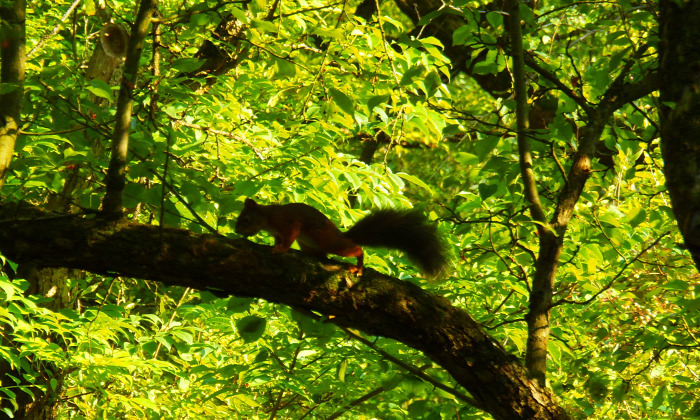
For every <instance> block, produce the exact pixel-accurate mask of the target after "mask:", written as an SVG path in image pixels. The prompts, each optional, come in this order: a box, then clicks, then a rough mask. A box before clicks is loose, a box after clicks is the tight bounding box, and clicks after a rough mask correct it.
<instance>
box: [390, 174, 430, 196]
mask: <svg viewBox="0 0 700 420" xmlns="http://www.w3.org/2000/svg"><path fill="white" fill-rule="evenodd" d="M396 175H398V176H400V177H401V178H403V179H405V180H406V181H408V182H410V183H411V184H415V185H417V186H419V187H421V188H423V189H424V190H426V191H428V192H430V193H432V190H431V188H430V186H429V185H428V184H426V183H425V182H423V181H422V180H421V179H420V178H418V177H417V176H415V175H411V174H407V173H406V172H398V173H397V174H396Z"/></svg>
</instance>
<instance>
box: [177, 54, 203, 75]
mask: <svg viewBox="0 0 700 420" xmlns="http://www.w3.org/2000/svg"><path fill="white" fill-rule="evenodd" d="M202 64H204V61H202V60H200V59H198V58H180V59H178V60H175V61H174V62H173V63H172V64H171V65H170V67H171V68H173V69H175V70H178V71H179V72H182V73H190V72H193V71H195V70H198V69H199V68H200V67H202Z"/></svg>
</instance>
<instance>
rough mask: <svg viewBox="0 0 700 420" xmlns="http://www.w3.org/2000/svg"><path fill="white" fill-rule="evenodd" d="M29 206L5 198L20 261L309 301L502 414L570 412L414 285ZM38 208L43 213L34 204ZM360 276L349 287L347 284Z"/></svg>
mask: <svg viewBox="0 0 700 420" xmlns="http://www.w3.org/2000/svg"><path fill="white" fill-rule="evenodd" d="M33 212H35V211H34V210H32V209H26V208H23V209H21V211H19V210H18V209H17V208H16V207H12V206H8V205H4V206H3V205H0V252H2V253H3V255H4V256H5V257H7V258H9V259H11V260H13V261H16V262H29V263H33V264H37V265H43V266H51V267H58V266H60V267H70V268H79V269H85V270H88V271H91V272H94V273H99V274H103V275H120V276H128V277H136V278H143V279H149V280H155V281H160V282H163V283H165V284H171V285H181V286H186V287H191V288H195V289H200V290H204V289H209V290H218V291H219V292H221V293H225V294H233V295H237V296H255V297H260V298H263V299H266V300H269V301H271V302H277V303H282V304H286V305H290V306H293V307H298V308H302V309H306V310H312V311H315V312H318V313H321V314H324V315H326V316H329V317H333V322H334V323H337V324H338V325H341V326H344V327H351V328H356V329H359V330H362V331H364V332H366V333H369V334H373V335H380V336H384V337H388V338H392V339H396V340H398V341H401V342H403V343H405V344H407V345H409V346H411V347H413V348H415V349H417V350H420V351H422V352H423V353H424V354H426V355H427V356H428V357H430V358H431V359H432V360H434V361H435V362H437V363H438V364H440V365H441V366H442V367H443V368H445V369H446V370H447V371H448V372H450V374H451V375H452V376H453V377H454V378H455V380H456V381H457V382H458V383H460V384H461V385H462V386H464V387H465V388H466V389H467V390H468V391H469V392H470V393H471V395H472V396H473V397H474V399H475V400H476V401H478V403H479V405H481V406H483V407H484V408H485V410H486V411H488V412H489V413H490V414H491V415H492V416H493V417H494V418H496V419H509V420H510V419H525V418H527V419H555V418H556V419H566V418H568V416H567V414H566V413H565V412H564V411H563V409H562V408H561V407H559V406H558V405H557V404H556V403H555V402H554V399H553V397H552V395H551V393H550V392H549V391H547V390H546V389H544V388H541V387H539V386H538V385H537V384H536V383H534V382H533V381H531V380H530V379H529V378H528V376H527V373H526V371H525V369H524V368H523V367H522V365H521V364H520V362H518V360H517V359H516V358H515V357H513V356H511V355H509V354H508V353H506V352H505V351H504V350H503V349H502V348H501V347H500V346H499V345H498V344H497V343H495V342H494V341H493V340H492V339H491V338H490V337H489V336H488V335H487V334H486V333H485V332H484V331H483V329H482V328H481V327H480V326H479V325H478V324H477V323H476V322H475V321H474V320H473V319H472V318H471V317H470V316H469V314H467V313H466V312H465V311H464V310H461V309H459V308H456V307H454V306H452V305H451V304H450V303H449V302H448V301H446V300H445V299H443V298H440V297H438V296H434V295H431V294H429V293H427V292H425V291H424V290H422V289H421V288H419V287H418V286H416V285H414V284H412V283H410V282H404V281H400V280H398V279H395V278H391V277H388V276H384V275H381V274H379V273H377V272H374V271H373V270H367V271H366V272H365V274H364V275H363V277H362V279H361V281H359V282H357V279H356V278H354V277H349V276H351V274H350V273H349V271H348V270H347V269H346V268H347V267H346V265H345V264H342V263H336V262H330V261H318V260H315V259H313V258H311V257H308V256H305V255H303V254H301V253H296V252H293V253H290V254H287V255H278V254H273V253H272V252H271V248H270V247H266V246H261V245H255V244H252V243H250V242H248V241H245V240H240V239H238V240H232V239H227V238H223V237H219V236H213V235H197V234H194V233H192V232H189V231H185V230H179V229H168V228H160V227H155V226H149V225H140V224H133V223H125V222H108V221H104V220H96V219H93V220H91V219H83V218H80V217H78V216H59V217H46V216H43V217H40V218H36V216H35V215H33V217H34V218H33V219H25V220H13V219H11V218H10V217H12V215H15V214H23V215H25V216H26V215H30V214H32V213H33ZM38 214H39V215H40V214H41V213H38ZM350 282H355V283H356V284H355V285H354V286H353V287H352V288H350V287H348V284H350Z"/></svg>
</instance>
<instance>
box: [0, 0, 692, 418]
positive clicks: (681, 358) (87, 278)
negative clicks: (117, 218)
mask: <svg viewBox="0 0 700 420" xmlns="http://www.w3.org/2000/svg"><path fill="white" fill-rule="evenodd" d="M369 3H373V5H372V4H369ZM380 3H381V4H380ZM405 3H408V2H403V1H396V2H392V3H388V2H374V1H372V2H361V3H360V2H346V1H337V2H335V1H321V0H308V1H301V2H280V1H265V0H254V1H249V2H248V1H246V2H220V1H204V2H194V1H179V2H173V1H169V0H161V1H160V2H159V3H158V5H157V11H158V12H157V19H155V20H154V21H153V22H151V27H150V29H149V31H150V32H149V36H148V37H147V38H146V40H145V47H144V49H143V52H142V55H141V57H140V62H139V69H138V74H137V76H138V77H137V79H136V83H135V84H134V86H133V90H132V97H131V99H132V100H133V111H132V112H133V114H132V116H131V119H130V123H129V130H130V133H129V149H128V150H129V153H128V166H127V172H126V184H125V188H124V191H123V195H122V198H123V207H124V209H125V214H126V216H125V217H126V218H127V219H129V220H131V221H135V222H139V223H144V224H154V225H162V226H170V227H179V228H184V229H188V230H190V231H192V232H195V233H217V234H220V235H224V236H233V235H234V234H233V225H234V223H235V218H236V215H237V214H238V213H239V212H240V210H241V209H242V207H243V200H244V199H245V198H246V197H253V196H255V197H256V198H257V199H258V200H259V201H261V202H304V203H307V204H310V205H312V206H314V207H316V208H318V209H319V210H321V211H322V212H323V213H324V214H326V215H327V216H328V217H329V218H330V219H331V220H333V221H335V222H336V223H337V224H338V225H339V226H341V227H342V228H347V227H349V226H351V225H352V223H353V222H354V221H356V220H358V219H359V218H360V217H361V216H362V215H363V214H364V213H366V211H367V210H370V209H373V208H381V207H410V206H415V207H419V208H421V209H422V210H424V211H425V213H426V214H427V215H429V217H430V218H431V219H433V220H435V221H436V223H438V225H439V229H440V231H441V233H442V234H443V235H444V238H445V240H446V242H447V243H448V244H449V246H450V249H451V251H452V253H453V255H454V264H453V267H452V269H451V271H450V273H449V275H447V276H445V277H444V278H440V279H438V280H437V281H429V280H427V279H424V278H422V277H420V276H419V275H418V274H417V273H416V271H415V269H414V267H412V266H411V265H410V263H408V262H407V261H406V260H405V259H404V258H403V257H402V256H401V255H398V254H395V253H391V252H385V251H383V250H379V249H377V250H374V249H372V250H370V251H369V252H368V253H367V257H366V261H365V263H366V265H367V266H369V267H372V268H374V269H376V270H378V271H381V272H383V273H387V274H390V275H392V276H394V277H398V278H400V279H402V280H403V281H407V282H412V283H414V284H416V285H419V286H420V287H421V288H423V289H425V290H428V291H429V292H431V293H433V294H436V295H440V296H442V297H443V298H444V299H446V300H448V301H449V302H451V303H452V304H453V305H455V306H458V307H460V308H463V309H465V310H466V311H468V312H469V314H470V315H471V316H472V317H473V318H474V319H475V320H476V321H478V322H479V323H480V324H481V325H482V326H483V327H484V328H485V329H486V331H487V332H488V334H489V335H490V336H491V337H492V338H493V339H494V340H495V341H497V342H498V343H499V344H500V345H501V346H502V347H503V348H504V349H505V350H506V351H507V352H509V353H510V354H512V355H514V356H515V357H517V358H519V359H522V360H524V361H525V360H526V359H527V353H528V352H529V351H530V350H531V349H532V348H534V347H533V346H535V345H536V344H537V343H534V341H533V340H534V339H533V338H532V335H531V334H532V328H528V325H529V322H532V319H534V317H535V316H534V315H533V314H534V312H531V311H534V310H535V309H533V308H536V306H537V305H536V304H533V302H534V301H535V300H534V299H537V298H538V296H539V295H538V293H539V292H542V294H546V292H545V291H546V287H545V288H544V289H541V288H540V283H538V281H539V280H538V279H540V278H542V279H544V277H540V276H543V274H542V273H543V272H544V271H546V270H547V269H548V268H549V269H550V271H551V272H552V273H553V277H552V281H553V283H552V287H551V296H549V299H550V300H549V303H547V304H545V306H546V307H545V308H544V309H543V311H542V314H546V315H547V319H548V322H549V325H548V328H550V329H551V331H549V333H548V334H549V340H546V339H545V341H544V351H545V352H546V355H547V361H548V364H547V369H546V375H547V382H548V385H549V387H551V389H552V390H553V392H554V394H555V395H556V396H557V397H558V399H559V401H560V403H561V405H562V406H563V407H564V409H565V410H566V411H567V412H568V413H569V414H570V415H571V417H573V418H589V417H590V418H615V419H619V418H627V419H641V418H681V417H685V418H691V417H694V416H700V380H698V371H699V369H700V360H699V359H698V352H697V348H698V346H699V345H700V343H698V325H700V311H698V309H700V297H698V294H699V293H700V282H698V273H697V270H696V268H695V266H694V265H693V262H692V259H691V258H690V257H689V256H688V254H687V252H685V251H684V250H683V249H682V247H681V246H679V245H678V244H679V243H680V242H682V239H681V237H680V234H679V232H678V229H677V227H676V224H675V220H674V215H673V211H672V209H671V203H670V200H669V198H668V194H667V192H666V186H665V179H664V173H663V171H662V166H663V165H662V158H661V150H660V147H659V141H660V139H659V135H660V129H659V122H658V117H657V115H656V112H655V110H656V109H657V108H658V106H659V97H658V93H657V90H658V88H659V86H657V85H656V82H655V79H653V77H654V73H655V71H656V69H657V68H658V56H657V55H658V45H659V32H658V23H657V17H658V16H657V13H658V11H657V8H658V5H657V4H655V3H653V2H635V1H616V2H573V3H572V2H567V1H553V2H547V4H538V5H537V7H536V8H534V9H532V8H531V6H532V4H530V3H519V4H520V6H519V11H520V14H521V16H520V19H521V20H522V22H521V25H520V26H521V29H522V43H523V46H524V49H525V51H526V54H525V57H524V61H525V65H526V73H525V74H524V76H523V77H524V81H525V88H526V94H527V98H528V99H527V103H526V104H525V105H527V106H528V107H529V113H528V121H526V122H527V123H528V124H529V129H528V130H527V131H526V132H522V131H521V130H518V129H517V128H516V127H517V125H516V123H517V121H516V108H517V107H518V106H519V105H520V106H522V105H523V104H522V103H521V104H518V101H517V100H516V98H515V96H513V95H512V90H511V87H510V84H509V85H508V88H507V89H500V88H498V87H494V86H499V85H498V84H497V83H496V82H495V81H497V80H501V78H502V76H503V75H507V76H508V78H509V79H508V80H510V79H513V80H515V78H516V77H518V75H517V74H516V73H515V71H514V68H515V66H514V62H513V57H512V56H511V54H510V52H511V51H512V47H511V44H510V41H509V38H508V34H509V30H508V25H509V13H506V7H507V5H502V4H500V3H498V2H496V3H490V4H483V3H479V2H472V1H464V0H460V1H457V0H455V1H452V2H445V3H444V4H442V2H439V3H440V4H442V6H439V5H438V7H435V5H433V4H432V3H433V2H431V1H424V2H416V3H418V5H416V6H415V8H414V12H413V13H414V14H411V12H409V11H407V8H406V4H405ZM3 5H4V3H3ZM378 5H379V6H380V9H379V10H377V9H376V8H377V6H378ZM27 7H28V8H27V21H26V40H27V58H26V79H25V80H24V85H23V86H24V87H23V89H24V96H23V103H22V113H21V133H20V135H19V136H18V137H17V140H16V144H15V148H14V150H15V155H14V157H13V159H12V162H11V166H10V167H9V171H8V174H7V176H6V179H5V182H4V185H2V187H3V188H2V190H1V191H2V192H1V195H0V200H1V201H2V202H3V203H16V202H20V201H23V202H29V203H33V204H34V205H37V206H42V207H44V208H46V209H49V210H50V211H56V212H59V213H65V212H72V213H85V214H87V215H92V214H94V212H95V211H96V210H97V209H98V208H99V207H100V203H101V200H102V198H103V197H104V195H105V190H106V187H105V182H104V181H105V173H106V171H107V167H108V166H109V164H110V152H109V149H110V146H109V141H110V139H112V138H113V132H112V131H113V128H114V126H115V119H116V118H118V117H119V115H118V113H117V108H116V104H117V101H118V99H117V98H118V97H119V91H120V89H124V86H123V84H122V85H120V83H119V79H120V77H121V76H122V75H121V74H120V71H121V70H120V69H117V74H116V75H114V76H112V77H111V78H106V79H104V78H99V77H92V78H91V77H88V76H87V75H86V73H87V70H86V68H87V67H88V66H89V64H90V58H91V56H92V55H93V53H94V50H95V48H96V45H98V43H99V41H100V35H99V34H100V31H101V29H102V27H103V26H104V25H105V24H106V23H108V22H115V23H116V24H118V25H122V26H124V27H125V28H129V25H130V24H131V23H132V22H133V21H134V20H135V18H136V13H137V10H136V8H135V7H134V5H133V4H131V3H129V2H120V1H114V2H95V1H86V2H81V3H80V4H79V5H78V6H77V8H75V9H72V10H70V9H69V8H70V7H71V5H70V4H69V3H68V2H65V1H59V2H56V1H37V2H31V4H30V5H28V6H27ZM367 7H369V8H370V9H373V12H372V13H369V14H368V15H366V14H364V11H365V10H366V8H367ZM419 9H420V10H419ZM424 9H428V10H424ZM415 10H419V11H420V13H419V15H420V16H415V13H416V12H415ZM68 11H70V13H67V12H68ZM66 17H68V19H66ZM1 18H2V20H0V41H2V42H11V41H12V31H11V30H10V28H11V26H10V23H9V22H10V21H9V20H8V19H7V18H5V17H4V16H3V17H1ZM54 27H55V28H56V30H55V31H52V28H54ZM3 60H6V59H5V58H4V56H3ZM2 64H3V65H5V64H6V62H3V63H2ZM13 88H16V86H13V85H12V84H10V83H5V82H4V83H3V84H2V85H0V93H7V92H9V91H11V90H12V89H13ZM519 131H520V132H519ZM0 134H2V133H0ZM523 138H527V139H528V141H529V151H530V153H531V155H532V162H533V164H532V173H533V176H534V180H535V182H536V191H537V194H538V199H539V201H540V210H541V212H542V214H543V215H544V218H543V219H539V218H538V217H537V216H536V214H537V213H536V212H537V208H536V206H533V204H532V200H530V199H529V198H528V195H527V194H528V192H527V189H528V182H527V179H526V176H524V174H523V165H522V157H523V149H522V144H523V143H522V142H523ZM375 147H376V150H374V148H375ZM0 157H1V156H0ZM361 157H362V158H361ZM582 164H586V165H588V166H587V167H586V168H585V171H583V172H581V171H579V169H580V166H577V165H582ZM577 168H578V169H577ZM577 171H579V172H577ZM584 172H585V173H584ZM582 173H583V176H582V175H581V174H582ZM579 184H580V192H579V193H578V194H576V187H577V185H579ZM570 198H571V199H570ZM567 212H568V213H567ZM567 214H568V217H569V218H566V219H565V216H566V215H567ZM19 217H20V218H21V215H19ZM254 241H255V242H258V243H265V244H271V238H269V237H266V236H264V235H261V236H259V237H257V238H254ZM547 241H550V242H547ZM549 246H552V247H553V248H552V249H556V250H557V251H556V252H554V254H555V255H553V256H551V259H549V260H548V259H547V258H548V256H547V254H546V252H545V250H547V249H549V248H548V247H549ZM0 258H2V263H3V265H2V270H0V295H1V296H2V298H3V299H2V304H0V325H2V327H3V329H2V331H3V341H2V342H0V344H1V345H0V354H2V358H3V359H4V360H5V361H6V363H8V364H9V365H10V366H11V368H12V369H13V370H12V371H11V373H6V374H5V375H4V376H3V377H2V383H0V399H1V400H2V403H3V405H2V408H3V410H4V413H5V414H7V415H8V416H10V415H11V413H12V412H15V411H16V410H21V409H23V407H22V402H21V399H20V398H19V397H18V395H20V394H22V393H26V394H29V395H30V396H31V399H32V400H34V401H39V400H41V399H42V398H44V397H43V396H47V398H48V401H49V402H50V405H51V407H53V408H52V410H53V414H52V415H53V416H55V417H56V418H76V419H78V418H98V417H104V418H137V417H147V418H230V417H232V416H234V415H235V416H238V417H241V418H275V417H277V418H303V417H305V416H306V417H308V418H337V417H340V416H342V418H353V419H354V418H357V419H361V418H381V419H393V418H397V419H399V418H401V419H403V418H415V419H441V418H445V419H447V418H450V419H452V418H481V417H482V416H483V415H484V411H482V410H480V409H478V408H476V407H474V406H472V405H470V404H468V402H469V401H472V400H471V397H470V396H469V395H468V394H469V393H468V392H467V391H465V390H464V389H463V388H461V387H460V385H458V384H457V382H456V381H455V379H454V378H452V377H451V376H450V375H449V374H448V373H447V371H446V370H445V369H444V368H443V367H441V366H440V365H438V364H437V363H435V362H434V361H433V360H430V359H429V358H428V357H426V356H425V355H423V354H421V353H420V352H418V351H416V350H415V349H412V348H411V347H408V346H406V345H404V344H402V343H399V342H396V341H393V340H389V339H385V338H382V337H372V336H369V335H363V333H361V332H357V331H354V330H352V329H343V328H338V327H336V326H334V325H332V323H331V322H328V321H331V320H330V319H328V318H327V317H324V315H326V314H313V313H308V312H305V311H300V310H296V309H293V308H289V307H286V306H281V305H277V304H272V303H269V302H267V301H265V300H262V299H259V298H256V297H221V296H217V295H216V294H215V293H212V291H206V290H195V289H190V288H182V287H176V286H171V287H166V286H163V285H161V284H159V283H155V282H149V281H144V280H140V279H132V278H125V277H120V276H114V277H107V276H99V275H95V274H91V273H79V272H76V271H71V270H68V271H59V272H58V274H56V273H54V276H55V277H56V278H58V279H59V280H58V283H60V284H62V285H63V286H62V287H58V288H56V287H54V286H51V287H46V288H45V289H42V286H41V284H40V285H39V286H37V285H36V284H35V283H34V282H33V281H31V279H30V278H31V277H32V274H30V272H29V271H28V270H23V268H22V265H19V266H18V265H17V264H16V262H15V261H12V260H11V259H9V258H7V259H6V258H4V257H2V255H1V254H0ZM256 275H259V273H251V276H256ZM25 279H27V280H25ZM42 279H44V280H42V281H43V282H44V283H43V284H44V285H47V284H52V283H50V281H49V280H45V277H42ZM554 279H555V280H554ZM290 287H291V286H290ZM543 290H545V291H543ZM279 292H280V293H284V291H283V290H280V291H279ZM550 311H551V312H550ZM319 315H320V316H319ZM378 322H380V321H378ZM529 340H530V342H529ZM465 363H467V361H465ZM524 363H525V362H524ZM407 365H408V366H407ZM528 368H530V369H531V370H532V366H531V365H530V364H529V362H528ZM533 376H535V377H537V375H536V374H534V375H533ZM430 378H432V379H430ZM431 381H432V382H431ZM436 384H439V386H436ZM465 394H466V395H465Z"/></svg>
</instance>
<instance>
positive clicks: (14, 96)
mask: <svg viewBox="0 0 700 420" xmlns="http://www.w3.org/2000/svg"><path fill="white" fill-rule="evenodd" d="M26 8H27V4H26V2H25V0H15V2H14V3H13V5H12V7H2V8H0V17H1V18H2V20H3V21H4V22H6V23H7V24H8V25H9V26H10V30H9V31H6V32H5V33H6V34H7V36H6V38H3V39H0V63H1V64H2V67H1V68H0V82H2V83H3V85H6V86H11V90H10V91H8V92H6V93H3V94H0V188H2V184H3V182H4V181H5V176H6V175H7V169H8V167H9V166H10V162H11V161H12V155H13V154H14V150H15V140H17V135H18V134H19V128H20V123H19V121H20V114H21V112H22V96H23V95H24V65H25V59H26V54H25V45H26V31H25V26H24V20H25V18H26Z"/></svg>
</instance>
